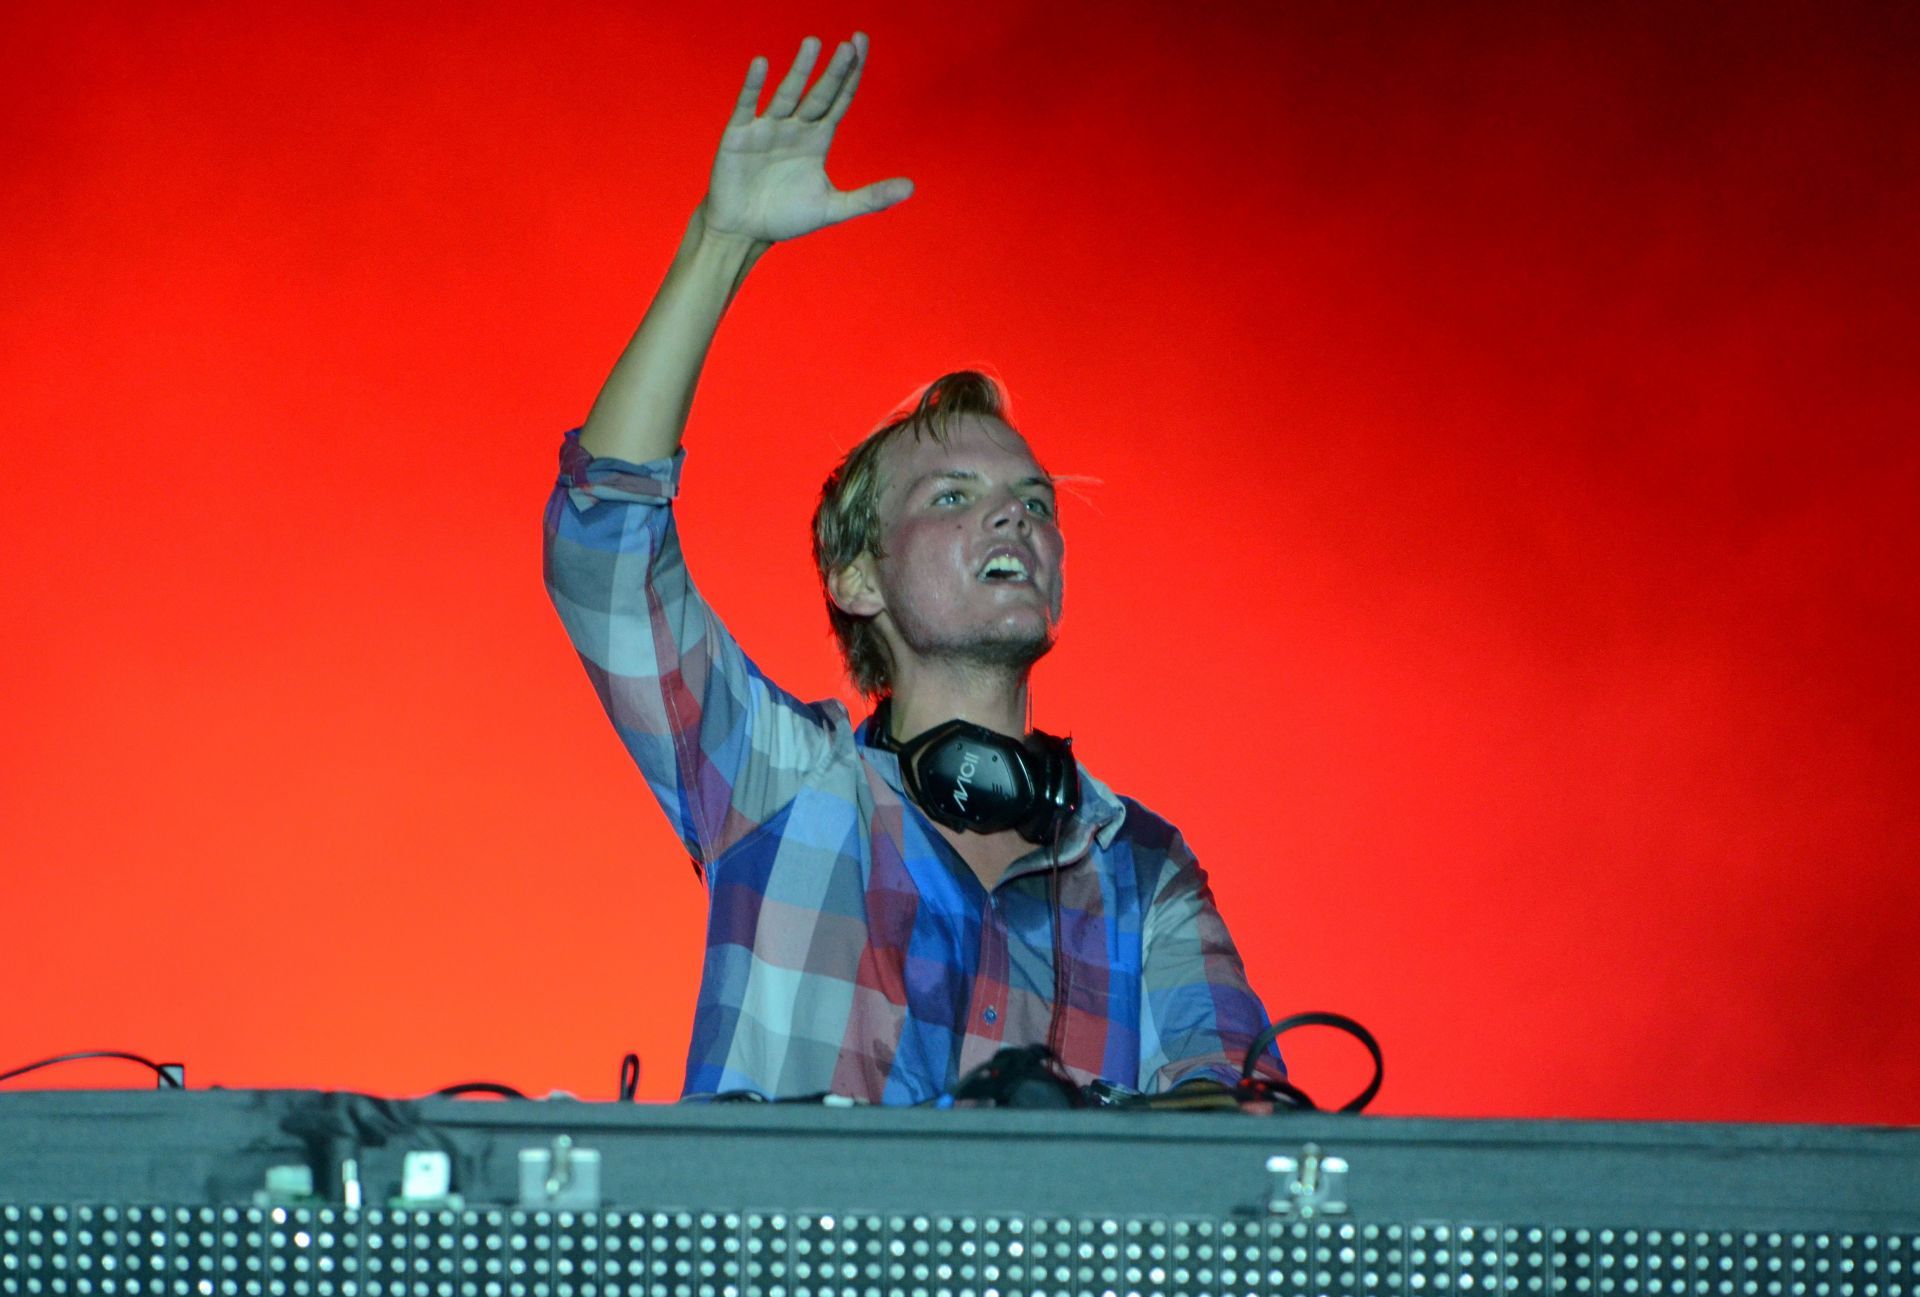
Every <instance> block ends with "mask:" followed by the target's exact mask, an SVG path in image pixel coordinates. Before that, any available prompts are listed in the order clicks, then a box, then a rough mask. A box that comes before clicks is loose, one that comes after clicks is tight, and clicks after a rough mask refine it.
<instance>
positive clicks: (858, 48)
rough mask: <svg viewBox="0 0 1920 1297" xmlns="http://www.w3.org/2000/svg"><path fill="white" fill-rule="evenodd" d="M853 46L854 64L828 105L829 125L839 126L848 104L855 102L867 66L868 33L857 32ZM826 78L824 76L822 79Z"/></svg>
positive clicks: (826, 117) (826, 119)
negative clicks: (856, 92) (856, 91)
mask: <svg viewBox="0 0 1920 1297" xmlns="http://www.w3.org/2000/svg"><path fill="white" fill-rule="evenodd" d="M850 44H851V45H852V47H853V65H852V67H850V68H849V69H848V70H847V75H846V76H845V77H843V78H842V79H841V81H840V84H839V85H837V86H835V87H834V95H833V102H832V103H831V104H828V105H827V111H826V115H825V118H824V120H825V121H826V123H827V125H829V126H837V125H838V124H839V122H840V119H841V118H842V117H845V116H846V115H847V105H848V104H851V103H852V102H853V92H854V91H855V90H857V89H859V87H860V73H861V72H863V71H865V69H866V66H867V34H866V33H865V32H855V33H854V34H853V40H852V41H851V42H850ZM825 79H826V78H824V77H822V78H821V80H823V81H824V80H825Z"/></svg>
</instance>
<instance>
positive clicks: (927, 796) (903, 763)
mask: <svg viewBox="0 0 1920 1297" xmlns="http://www.w3.org/2000/svg"><path fill="white" fill-rule="evenodd" d="M892 720H893V716H892V708H891V706H890V704H889V703H887V702H882V703H881V704H880V706H879V707H878V708H877V709H875V711H874V713H873V719H872V721H871V723H870V726H869V729H870V732H871V734H872V741H873V744H874V746H875V747H879V748H883V749H885V750H886V751H888V752H892V753H894V754H895V755H897V756H898V757H899V758H900V778H901V781H902V782H903V783H905V784H906V786H907V792H908V793H909V794H910V795H911V796H912V797H913V800H914V801H915V802H916V803H918V805H919V807H920V809H921V810H923V811H925V812H926V813H927V818H928V819H931V820H935V821H937V822H938V823H941V824H944V825H946V826H947V827H948V828H950V829H959V830H961V831H963V832H968V833H998V832H1000V831H1001V830H1003V829H1013V830H1015V831H1016V832H1018V833H1019V834H1020V836H1021V837H1023V838H1025V839H1026V840H1027V841H1029V842H1033V843H1038V844H1042V845H1047V844H1051V843H1054V842H1057V841H1058V840H1059V838H1060V834H1061V832H1062V831H1063V830H1064V829H1065V828H1066V827H1067V821H1068V820H1070V819H1072V818H1073V813H1074V812H1075V811H1077V810H1079V809H1080V767H1079V765H1078V764H1077V763H1076V762H1075V761H1074V759H1073V740H1071V739H1058V738H1055V737H1054V736H1053V735H1051V734H1042V733H1041V732H1040V731H1038V730H1035V731H1034V732H1033V734H1032V735H1031V736H1030V737H1029V738H1028V740H1027V742H1025V743H1021V742H1020V741H1019V740H1017V739H1010V738H1008V737H1007V736H1006V735H1004V734H996V733H995V732H994V731H992V730H990V729H987V728H985V727H984V726H980V725H975V724H973V723H972V722H971V721H962V720H952V721H947V722H945V723H943V724H940V725H936V726H934V727H933V728H932V729H930V730H928V731H927V732H926V733H924V734H921V735H918V736H916V737H915V738H914V739H912V740H911V741H909V742H907V743H900V742H898V741H896V740H895V739H894V737H893V730H892Z"/></svg>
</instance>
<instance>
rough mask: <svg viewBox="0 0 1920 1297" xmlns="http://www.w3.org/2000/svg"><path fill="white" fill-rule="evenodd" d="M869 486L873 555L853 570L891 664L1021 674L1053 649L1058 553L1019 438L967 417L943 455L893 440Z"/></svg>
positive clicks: (1047, 499) (941, 449) (1049, 505)
mask: <svg viewBox="0 0 1920 1297" xmlns="http://www.w3.org/2000/svg"><path fill="white" fill-rule="evenodd" d="M880 481H881V494H880V500H879V515H880V533H881V548H882V550H883V553H882V554H881V555H880V556H879V557H878V558H872V557H869V558H867V559H863V560H862V562H863V563H864V564H865V565H866V575H867V578H868V582H869V584H870V592H871V596H872V598H873V599H874V601H875V602H876V603H877V605H878V606H877V607H876V608H873V609H872V611H873V612H874V614H875V616H876V621H877V624H878V626H879V628H880V631H881V634H882V635H884V636H885V637H886V639H887V643H888V647H889V649H890V650H891V651H892V653H893V656H894V660H895V662H896V663H902V662H904V660H905V658H907V657H909V656H912V657H918V658H920V659H923V660H927V659H935V658H947V659H958V660H963V661H968V662H972V663H975V664H979V665H999V666H1012V667H1019V668H1024V667H1026V666H1029V665H1031V664H1032V663H1033V662H1035V661H1036V660H1038V659H1039V657H1040V656H1041V655H1042V654H1044V653H1045V652H1046V651H1047V650H1048V649H1049V648H1051V647H1052V646H1053V640H1054V636H1055V634H1056V633H1057V630H1058V627H1059V622H1060V607H1061V596H1062V593H1063V588H1064V587H1063V582H1062V576H1061V561H1062V559H1063V558H1064V556H1065V549H1066V547H1065V544H1064V542H1063V541H1062V539H1061V536H1060V527H1059V524H1058V522H1057V520H1056V518H1055V513H1054V491H1053V483H1052V479H1051V478H1049V477H1048V475H1047V472H1046V470H1045V469H1043V468H1041V467H1040V465H1039V463H1038V462H1037V461H1036V460H1035V459H1034V457H1033V452H1032V451H1030V450H1028V449H1027V444H1026V442H1024V441H1022V440H1021V438H1020V436H1019V434H1018V433H1016V432H1014V431H1013V430H1012V429H1011V428H1009V427H1007V425H1006V424H1004V423H1002V422H1000V421H999V420H998V419H992V418H986V417H981V416H967V417H966V418H964V419H961V420H959V421H957V422H956V424H955V426H954V428H953V434H952V436H951V437H949V438H948V440H947V442H946V443H945V444H944V445H943V444H942V443H940V442H938V441H934V440H932V439H931V438H920V439H915V438H914V437H913V436H912V435H911V434H908V435H905V436H901V437H896V438H895V439H893V440H892V441H890V442H888V443H887V444H886V445H885V446H884V447H883V448H882V449H881V452H880ZM849 611H855V612H859V611H865V610H862V609H859V608H849Z"/></svg>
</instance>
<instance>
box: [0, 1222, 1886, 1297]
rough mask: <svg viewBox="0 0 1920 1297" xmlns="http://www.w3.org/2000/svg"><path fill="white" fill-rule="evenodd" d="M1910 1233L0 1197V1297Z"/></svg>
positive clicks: (857, 1292)
mask: <svg viewBox="0 0 1920 1297" xmlns="http://www.w3.org/2000/svg"><path fill="white" fill-rule="evenodd" d="M1917 1246H1920V1236H1916V1235H1915V1234H1912V1233H1839V1232H1831V1233H1821V1232H1806V1231H1791V1232H1781V1231H1769V1230H1764V1229H1753V1230H1740V1231H1735V1230H1720V1231H1708V1230H1682V1229H1661V1228H1657V1227H1656V1228H1647V1227H1639V1226H1622V1227H1619V1228H1597V1229H1596V1228H1578V1229H1569V1228H1562V1227H1555V1226H1551V1225H1545V1224H1539V1225H1533V1224H1505V1223H1499V1222H1492V1223H1461V1222H1391V1223H1383V1222H1362V1221H1317V1222H1305V1221H1282V1220H1262V1219H1250V1218H1249V1219H1239V1218H1214V1217H1186V1216H1128V1217H1099V1216H1034V1215H1017V1214H1009V1215H933V1214H917V1215H890V1214H886V1213H879V1212H864V1213H861V1212H856V1213H826V1212H804V1211H798V1212H796V1211H775V1210H763V1211H743V1212H715V1211H674V1210H649V1211H616V1212H526V1211H514V1210H505V1209H500V1210H467V1211H387V1210H377V1209H376V1210H367V1211H350V1210H345V1209H340V1208H333V1207H314V1208H261V1207H252V1208H244V1207H167V1206H144V1205H138V1206H136V1205H128V1206H101V1205H86V1206H74V1205H58V1204H51V1205H49V1204H42V1205H21V1204H9V1205H6V1206H4V1207H0V1297H895V1295H901V1297H1346V1295H1348V1294H1352V1295H1353V1297H1386V1295H1388V1294H1392V1295H1394V1297H1477V1295H1478V1294H1483V1293H1485V1294H1498V1293H1516V1294H1604V1295H1607V1297H1615V1295H1618V1297H1643V1295H1644V1297H1920V1281H1917V1280H1916V1276H1915V1273H1914V1263H1915V1260H1916V1247H1917Z"/></svg>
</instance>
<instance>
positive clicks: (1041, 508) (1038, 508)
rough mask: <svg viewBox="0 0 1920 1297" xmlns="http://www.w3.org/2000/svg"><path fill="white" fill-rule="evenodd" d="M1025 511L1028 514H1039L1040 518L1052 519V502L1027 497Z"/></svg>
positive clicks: (1041, 498)
mask: <svg viewBox="0 0 1920 1297" xmlns="http://www.w3.org/2000/svg"><path fill="white" fill-rule="evenodd" d="M1027 511H1028V512H1029V513H1036V514H1039V515H1040V516H1041V517H1042V518H1051V517H1053V501H1051V500H1048V499H1044V498H1043V497H1041V496H1037V495H1035V496H1029V497H1028V498H1027Z"/></svg>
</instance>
